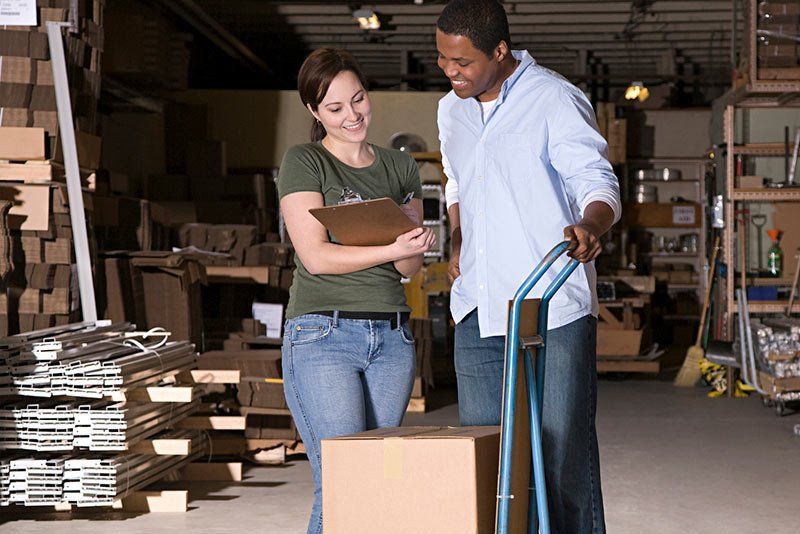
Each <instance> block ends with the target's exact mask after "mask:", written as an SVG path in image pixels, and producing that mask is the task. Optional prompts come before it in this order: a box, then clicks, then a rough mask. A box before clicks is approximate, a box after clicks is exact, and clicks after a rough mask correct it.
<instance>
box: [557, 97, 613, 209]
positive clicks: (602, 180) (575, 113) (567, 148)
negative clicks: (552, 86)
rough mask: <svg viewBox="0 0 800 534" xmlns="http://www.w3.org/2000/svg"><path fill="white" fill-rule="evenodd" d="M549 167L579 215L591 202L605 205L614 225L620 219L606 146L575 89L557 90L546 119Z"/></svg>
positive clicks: (591, 111) (587, 105)
mask: <svg viewBox="0 0 800 534" xmlns="http://www.w3.org/2000/svg"><path fill="white" fill-rule="evenodd" d="M547 131H548V141H547V148H548V153H549V157H550V164H551V165H552V166H553V168H554V169H555V170H556V171H557V172H558V174H559V175H560V176H561V179H562V180H563V182H564V184H565V187H566V190H567V192H568V193H569V195H570V197H571V199H572V200H573V201H574V202H575V204H576V205H577V206H578V208H579V209H580V211H581V214H583V212H584V210H585V209H586V206H588V205H589V204H591V203H592V202H605V203H606V204H608V205H609V207H610V208H611V209H612V211H613V212H614V222H615V223H616V222H617V221H619V219H620V218H621V216H622V205H621V202H620V196H619V180H617V177H616V176H615V175H614V170H613V168H612V167H611V163H609V161H608V144H607V143H606V140H605V139H603V136H601V135H600V132H599V131H598V129H597V121H596V119H595V115H594V110H592V106H591V104H590V103H589V101H588V100H587V99H586V97H585V96H584V95H583V94H581V93H580V92H579V91H578V90H577V89H571V88H567V87H563V88H561V92H560V94H559V96H558V106H556V107H555V109H553V112H552V114H551V115H550V116H548V118H547Z"/></svg>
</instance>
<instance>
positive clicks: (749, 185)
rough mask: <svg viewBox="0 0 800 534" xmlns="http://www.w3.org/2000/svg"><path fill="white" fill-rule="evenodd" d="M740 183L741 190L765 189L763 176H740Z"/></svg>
mask: <svg viewBox="0 0 800 534" xmlns="http://www.w3.org/2000/svg"><path fill="white" fill-rule="evenodd" d="M736 180H737V181H738V182H739V185H738V187H740V188H741V189H763V188H764V180H765V178H764V177H763V176H739V177H738V178H737V179H736Z"/></svg>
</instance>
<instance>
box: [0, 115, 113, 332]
mask: <svg viewBox="0 0 800 534" xmlns="http://www.w3.org/2000/svg"><path fill="white" fill-rule="evenodd" d="M96 148H97V150H98V151H99V145H97V146H96ZM48 156H49V147H48V142H47V138H46V135H45V130H44V129H42V128H22V127H0V200H3V201H6V202H9V203H10V204H11V206H10V210H9V212H8V216H7V226H6V230H5V232H4V233H5V239H7V240H8V243H9V245H10V247H9V248H10V253H9V258H10V264H11V272H10V273H9V274H8V275H7V277H6V280H5V283H4V284H3V292H2V295H0V301H1V302H2V304H0V316H2V319H0V335H11V334H15V333H18V332H26V331H30V330H37V329H42V328H48V327H52V326H57V325H59V326H60V325H64V324H67V323H70V322H75V321H76V320H78V319H79V317H80V316H79V300H78V295H79V292H78V287H77V269H76V265H75V261H76V260H75V252H74V244H73V230H72V221H71V218H70V208H69V196H68V193H67V186H66V184H65V183H63V182H64V180H65V178H64V173H63V168H62V167H60V166H59V165H58V164H57V163H55V162H53V161H52V160H48V159H47V157H48ZM98 159H99V155H96V156H93V157H92V158H85V159H84V161H89V162H90V164H92V165H94V164H96V163H97V160H98ZM43 169H45V170H43ZM84 208H85V213H84V216H85V219H86V222H87V230H88V231H89V237H90V254H91V256H92V257H94V255H95V254H94V252H95V251H94V244H93V242H92V239H91V236H92V234H91V222H92V211H93V203H92V198H91V196H90V195H89V194H88V193H84Z"/></svg>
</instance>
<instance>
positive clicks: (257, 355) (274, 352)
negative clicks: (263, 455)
mask: <svg viewBox="0 0 800 534" xmlns="http://www.w3.org/2000/svg"><path fill="white" fill-rule="evenodd" d="M199 365H200V367H201V368H203V369H206V368H208V369H211V368H213V369H231V370H237V371H239V372H240V379H239V386H238V391H237V392H236V399H235V401H234V399H233V398H229V399H228V400H229V403H230V404H234V405H236V406H237V407H238V409H239V410H240V412H241V413H242V414H244V415H245V416H246V429H245V437H246V438H247V439H251V440H259V439H260V440H281V441H286V442H297V441H300V435H299V433H298V432H297V427H296V426H295V424H294V421H293V420H292V416H291V414H290V413H289V408H288V406H287V404H286V399H285V397H284V394H283V380H282V372H281V351H280V350H278V349H255V350H220V351H209V352H206V353H204V354H202V355H200V357H199Z"/></svg>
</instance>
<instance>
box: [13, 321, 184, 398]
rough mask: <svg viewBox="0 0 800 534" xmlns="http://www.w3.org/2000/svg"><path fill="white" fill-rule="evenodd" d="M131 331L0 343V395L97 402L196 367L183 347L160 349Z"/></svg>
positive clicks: (117, 328)
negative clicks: (89, 399) (78, 399)
mask: <svg viewBox="0 0 800 534" xmlns="http://www.w3.org/2000/svg"><path fill="white" fill-rule="evenodd" d="M133 329H134V328H133V326H132V325H130V324H128V323H124V324H120V325H111V326H107V327H94V326H92V327H85V328H83V329H80V330H76V331H69V332H63V333H60V334H57V335H52V332H49V331H42V332H43V334H42V335H41V336H38V337H32V336H31V335H30V334H29V335H28V336H27V337H26V338H22V336H15V337H13V338H6V339H5V340H0V394H5V395H20V396H30V397H54V396H62V395H68V396H71V397H83V398H95V399H99V398H103V397H107V396H110V395H113V394H114V393H116V392H119V391H121V390H122V389H124V388H130V387H140V386H145V385H149V384H154V383H157V382H159V381H161V380H162V379H163V378H164V377H165V376H169V375H172V374H176V373H177V372H179V371H181V370H188V369H193V368H194V367H195V366H196V355H195V352H194V346H193V345H192V344H191V343H189V342H188V341H172V342H166V343H164V342H163V341H164V339H165V338H164V337H163V336H159V335H158V334H151V335H150V336H145V335H142V334H137V333H135V332H133ZM154 336H155V337H154ZM148 338H149V339H148ZM153 339H155V341H156V343H154V342H153Z"/></svg>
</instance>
